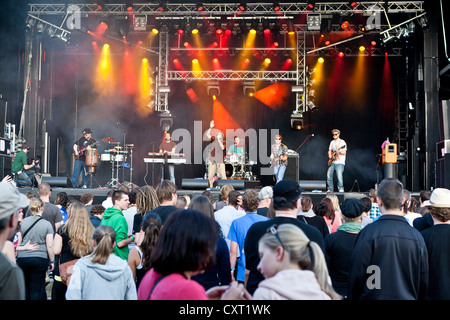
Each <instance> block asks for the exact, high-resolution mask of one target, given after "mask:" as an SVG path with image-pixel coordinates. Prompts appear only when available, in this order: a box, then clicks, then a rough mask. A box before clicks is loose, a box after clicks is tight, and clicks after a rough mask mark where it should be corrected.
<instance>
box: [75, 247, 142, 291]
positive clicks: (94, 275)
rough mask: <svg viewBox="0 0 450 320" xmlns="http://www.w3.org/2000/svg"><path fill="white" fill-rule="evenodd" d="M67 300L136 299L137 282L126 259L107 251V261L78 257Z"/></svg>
mask: <svg viewBox="0 0 450 320" xmlns="http://www.w3.org/2000/svg"><path fill="white" fill-rule="evenodd" d="M66 299H67V300H137V292H136V284H135V282H134V279H133V273H132V272H131V269H130V267H129V266H128V263H127V262H126V261H124V260H122V259H121V258H119V257H117V256H115V255H113V254H110V255H109V258H108V261H107V262H106V264H99V263H92V262H91V258H90V256H86V257H83V258H81V259H80V260H78V261H77V262H76V263H75V265H74V267H73V272H72V276H71V278H70V282H69V286H68V287H67V292H66Z"/></svg>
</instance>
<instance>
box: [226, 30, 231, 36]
mask: <svg viewBox="0 0 450 320" xmlns="http://www.w3.org/2000/svg"><path fill="white" fill-rule="evenodd" d="M225 35H226V36H227V37H229V36H231V30H230V29H227V30H225Z"/></svg>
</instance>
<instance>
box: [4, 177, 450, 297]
mask: <svg viewBox="0 0 450 320" xmlns="http://www.w3.org/2000/svg"><path fill="white" fill-rule="evenodd" d="M51 192H52V190H51V188H50V186H49V185H48V184H46V183H41V184H40V185H39V187H38V190H37V194H33V193H27V194H22V193H20V192H19V190H18V189H16V188H14V187H13V186H12V185H11V184H9V183H7V182H5V181H4V182H1V183H0V249H1V251H2V253H0V299H1V300H5V299H15V300H22V299H27V300H46V299H51V300H97V299H102V300H207V299H231V300H249V299H254V300H280V299H282V300H285V299H287V300H303V299H314V300H346V299H348V300H385V299H387V300H417V299H430V300H446V299H450V191H449V190H448V189H444V188H437V189H435V190H433V191H432V192H431V191H422V192H420V198H419V199H415V198H414V197H412V196H411V193H410V192H409V191H408V190H405V189H404V187H403V185H402V184H401V183H400V182H399V181H398V180H396V179H385V180H383V181H382V182H381V183H380V185H379V186H378V189H377V190H371V191H370V192H369V195H368V196H367V197H363V198H345V199H344V200H343V201H339V199H338V197H337V196H336V195H335V194H333V193H332V192H328V193H327V194H326V195H324V197H323V199H321V200H320V201H317V202H316V203H314V202H313V201H312V199H311V198H310V197H309V196H308V195H306V194H304V193H302V190H301V189H300V186H299V184H298V183H297V182H295V181H292V180H282V181H280V182H278V183H276V184H275V186H273V187H270V186H267V187H264V188H262V189H260V190H259V191H257V190H255V189H249V190H245V191H243V192H239V191H237V190H234V188H233V187H232V186H230V185H225V186H223V187H222V189H221V193H220V199H219V200H218V201H214V198H213V197H212V194H211V192H210V191H205V192H203V193H202V194H201V195H196V196H194V197H193V198H192V199H191V198H190V197H189V196H185V195H183V196H181V195H180V196H179V195H178V190H177V187H176V186H175V185H174V184H173V183H172V182H171V181H169V180H164V181H162V182H161V183H160V184H159V185H158V186H157V187H156V188H153V187H151V186H148V185H146V186H142V187H137V188H135V189H133V190H129V189H128V188H122V187H121V188H119V189H118V190H112V191H111V192H110V193H108V196H107V198H106V199H105V200H104V201H103V202H102V204H93V198H94V196H93V194H91V193H85V194H83V195H82V196H81V197H80V200H77V199H74V198H71V197H69V196H68V195H67V194H66V193H64V192H61V193H60V194H58V195H57V196H56V200H55V201H54V203H53V204H52V203H50V197H51ZM49 289H50V290H49Z"/></svg>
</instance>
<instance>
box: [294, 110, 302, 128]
mask: <svg viewBox="0 0 450 320" xmlns="http://www.w3.org/2000/svg"><path fill="white" fill-rule="evenodd" d="M302 128H303V114H301V113H293V114H291V129H293V130H297V131H299V130H302Z"/></svg>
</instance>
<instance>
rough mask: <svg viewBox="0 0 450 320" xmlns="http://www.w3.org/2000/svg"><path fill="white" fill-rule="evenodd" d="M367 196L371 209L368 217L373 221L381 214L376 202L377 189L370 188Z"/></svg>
mask: <svg viewBox="0 0 450 320" xmlns="http://www.w3.org/2000/svg"><path fill="white" fill-rule="evenodd" d="M369 198H370V200H372V209H371V210H370V213H369V218H370V219H372V221H375V220H377V219H378V218H379V217H380V216H381V212H380V208H379V207H378V203H377V189H370V191H369Z"/></svg>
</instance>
